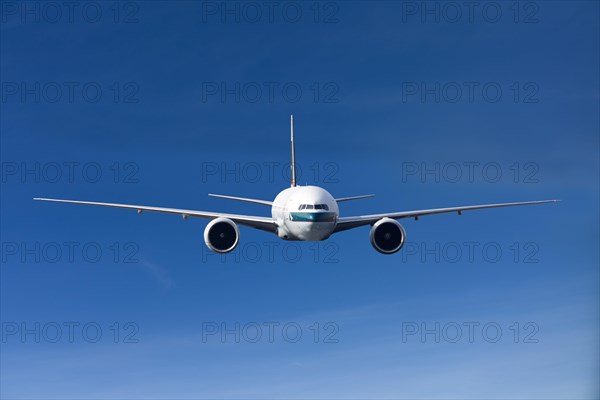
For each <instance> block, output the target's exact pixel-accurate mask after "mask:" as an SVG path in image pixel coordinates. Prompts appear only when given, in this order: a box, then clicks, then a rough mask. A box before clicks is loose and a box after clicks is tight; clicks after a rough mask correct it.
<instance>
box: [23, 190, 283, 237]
mask: <svg viewBox="0 0 600 400" xmlns="http://www.w3.org/2000/svg"><path fill="white" fill-rule="evenodd" d="M34 200H42V201H51V202H56V203H73V204H85V205H92V206H102V207H114V208H127V209H132V210H137V212H138V214H141V213H142V212H143V211H151V212H162V213H168V214H179V215H181V216H182V217H183V218H184V219H187V218H188V217H196V218H206V219H215V218H219V217H224V218H229V219H230V220H232V221H233V222H235V223H237V224H240V225H243V226H248V227H251V228H255V229H260V230H263V231H267V232H272V233H276V232H277V224H276V223H275V220H274V219H273V218H269V217H255V216H250V215H238V214H224V213H216V212H209V211H196V210H185V209H180V208H167V207H151V206H140V205H133V204H118V203H100V202H95V201H80V200H61V199H47V198H34Z"/></svg>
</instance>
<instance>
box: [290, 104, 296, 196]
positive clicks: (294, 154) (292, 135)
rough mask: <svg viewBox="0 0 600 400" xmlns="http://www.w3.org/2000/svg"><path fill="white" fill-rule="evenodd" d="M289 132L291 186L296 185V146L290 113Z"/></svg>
mask: <svg viewBox="0 0 600 400" xmlns="http://www.w3.org/2000/svg"><path fill="white" fill-rule="evenodd" d="M290 133H291V141H292V164H291V169H292V184H291V186H292V187H295V186H296V148H295V146H294V116H293V115H290Z"/></svg>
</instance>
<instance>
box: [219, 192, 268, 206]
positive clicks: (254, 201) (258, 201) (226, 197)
mask: <svg viewBox="0 0 600 400" xmlns="http://www.w3.org/2000/svg"><path fill="white" fill-rule="evenodd" d="M208 195H209V196H210V197H219V198H221V199H229V200H238V201H247V202H248V203H257V204H263V205H265V206H272V205H273V202H272V201H266V200H257V199H248V198H246V197H234V196H224V195H222V194H212V193H209V194H208Z"/></svg>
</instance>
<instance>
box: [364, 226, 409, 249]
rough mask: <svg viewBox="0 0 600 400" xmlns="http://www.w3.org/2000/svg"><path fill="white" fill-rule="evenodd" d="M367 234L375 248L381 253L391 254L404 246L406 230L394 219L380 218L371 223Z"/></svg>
mask: <svg viewBox="0 0 600 400" xmlns="http://www.w3.org/2000/svg"><path fill="white" fill-rule="evenodd" d="M369 236H370V239H371V244H372V245H373V247H374V248H375V250H377V251H378V252H380V253H383V254H392V253H395V252H397V251H398V250H400V249H401V248H402V246H404V241H405V240H406V231H405V230H404V228H403V227H402V225H400V223H399V222H398V221H396V220H395V219H391V218H382V219H380V220H379V221H377V222H375V223H374V224H373V227H371V233H370V235H369Z"/></svg>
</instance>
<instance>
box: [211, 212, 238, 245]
mask: <svg viewBox="0 0 600 400" xmlns="http://www.w3.org/2000/svg"><path fill="white" fill-rule="evenodd" d="M239 241H240V230H239V228H238V226H237V225H236V224H235V222H233V221H232V220H230V219H228V218H223V217H221V218H216V219H213V220H212V221H210V222H209V223H208V225H206V228H205V229H204V243H206V246H207V247H208V248H209V249H211V250H212V251H214V252H215V253H229V252H230V251H232V250H233V249H235V248H236V246H237V245H238V242H239Z"/></svg>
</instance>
